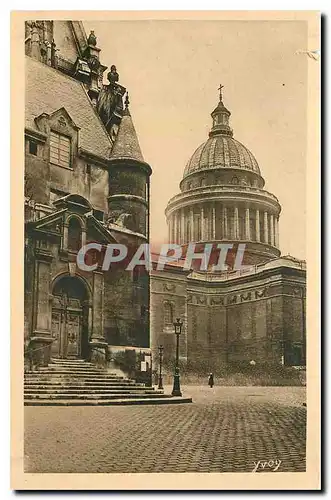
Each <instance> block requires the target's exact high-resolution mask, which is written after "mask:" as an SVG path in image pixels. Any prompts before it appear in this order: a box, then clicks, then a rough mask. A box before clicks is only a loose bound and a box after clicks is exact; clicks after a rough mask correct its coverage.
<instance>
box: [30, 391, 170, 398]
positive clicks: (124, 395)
mask: <svg viewBox="0 0 331 500" xmlns="http://www.w3.org/2000/svg"><path fill="white" fill-rule="evenodd" d="M137 397H139V398H145V397H149V398H154V397H170V396H169V395H167V394H163V393H161V392H159V393H157V392H153V391H144V392H143V393H139V392H134V391H132V392H127V393H126V392H118V393H114V394H113V393H105V394H91V393H87V394H80V393H79V394H68V393H66V392H63V393H62V394H24V399H26V400H28V399H43V400H44V399H51V400H53V399H83V400H85V399H100V400H102V399H119V398H121V399H123V398H137Z"/></svg>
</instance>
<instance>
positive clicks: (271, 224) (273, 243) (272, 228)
mask: <svg viewBox="0 0 331 500" xmlns="http://www.w3.org/2000/svg"><path fill="white" fill-rule="evenodd" d="M270 243H271V245H272V246H275V233H274V216H273V214H271V215H270Z"/></svg>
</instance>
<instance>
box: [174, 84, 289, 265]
mask: <svg viewBox="0 0 331 500" xmlns="http://www.w3.org/2000/svg"><path fill="white" fill-rule="evenodd" d="M230 115H231V113H230V111H229V110H228V109H227V108H226V107H225V106H224V104H223V99H222V93H220V100H219V103H218V105H217V107H216V108H215V109H214V111H213V112H212V113H211V116H212V119H213V126H212V129H211V131H210V133H209V138H208V140H207V141H206V142H204V143H202V144H201V145H200V146H199V147H198V148H197V149H196V150H195V152H194V153H193V155H192V157H191V158H190V160H189V161H188V163H187V165H186V168H185V170H184V175H183V179H182V181H181V183H180V190H181V193H180V194H179V195H177V196H174V197H173V198H172V199H171V200H170V201H169V203H168V206H167V209H166V217H167V222H168V229H169V241H170V242H172V243H177V244H180V245H187V244H188V243H189V242H205V243H206V242H211V243H226V242H228V243H234V242H238V243H245V244H246V249H245V264H259V263H261V262H265V261H267V260H270V259H273V258H275V257H278V256H279V255H280V251H279V238H278V220H279V214H280V211H281V207H280V204H279V202H278V200H277V198H276V196H274V195H273V194H271V193H269V192H268V191H266V190H265V189H264V184H265V182H264V179H263V177H262V175H261V171H260V167H259V165H258V162H257V160H256V159H255V157H254V155H253V154H252V153H251V152H250V151H249V149H247V148H246V147H245V146H244V145H243V144H241V143H240V142H239V141H237V140H236V139H234V137H233V131H232V129H231V128H230V125H229V118H230Z"/></svg>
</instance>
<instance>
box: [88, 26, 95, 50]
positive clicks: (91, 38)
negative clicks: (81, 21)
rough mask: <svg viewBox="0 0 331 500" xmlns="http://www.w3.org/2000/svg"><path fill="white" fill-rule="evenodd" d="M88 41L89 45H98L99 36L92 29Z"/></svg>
mask: <svg viewBox="0 0 331 500" xmlns="http://www.w3.org/2000/svg"><path fill="white" fill-rule="evenodd" d="M87 43H88V45H92V47H96V45H97V37H96V36H95V34H94V31H93V30H91V33H90V35H89V37H88V39H87Z"/></svg>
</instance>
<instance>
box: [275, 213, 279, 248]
mask: <svg viewBox="0 0 331 500" xmlns="http://www.w3.org/2000/svg"><path fill="white" fill-rule="evenodd" d="M275 245H276V247H277V248H279V228H278V217H277V216H276V217H275Z"/></svg>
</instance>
